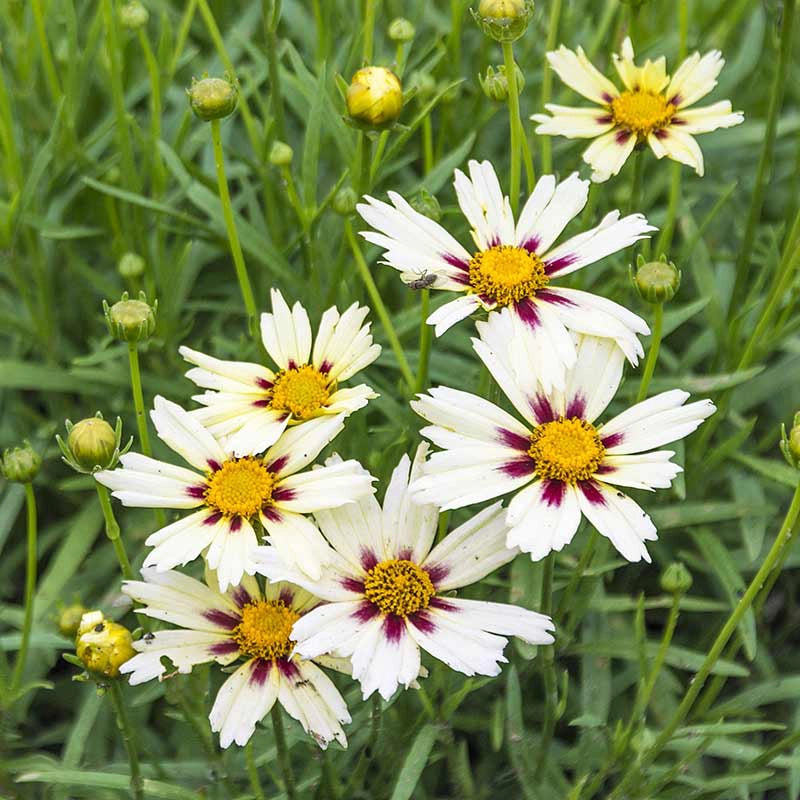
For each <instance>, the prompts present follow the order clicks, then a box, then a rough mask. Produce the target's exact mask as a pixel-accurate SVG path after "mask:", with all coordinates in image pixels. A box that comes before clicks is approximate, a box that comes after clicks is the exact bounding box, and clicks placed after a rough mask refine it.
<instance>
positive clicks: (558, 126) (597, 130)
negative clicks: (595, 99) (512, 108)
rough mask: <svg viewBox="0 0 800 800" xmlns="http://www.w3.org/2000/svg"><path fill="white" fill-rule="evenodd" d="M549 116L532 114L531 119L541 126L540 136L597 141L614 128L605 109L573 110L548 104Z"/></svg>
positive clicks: (611, 118)
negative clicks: (597, 138)
mask: <svg viewBox="0 0 800 800" xmlns="http://www.w3.org/2000/svg"><path fill="white" fill-rule="evenodd" d="M545 108H546V109H547V110H548V111H549V112H550V114H551V115H552V116H548V115H547V114H532V115H531V119H532V120H533V121H534V122H538V123H539V124H538V125H537V126H536V133H537V134H539V136H564V137H566V138H567V139H595V138H596V137H598V136H602V135H603V134H604V133H607V132H608V131H610V130H611V129H612V128H613V127H614V124H615V123H614V119H613V117H612V115H611V113H610V112H609V111H608V110H606V109H604V108H573V107H571V106H560V105H556V104H555V103H547V104H546V105H545Z"/></svg>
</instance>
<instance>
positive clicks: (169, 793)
mask: <svg viewBox="0 0 800 800" xmlns="http://www.w3.org/2000/svg"><path fill="white" fill-rule="evenodd" d="M17 783H45V784H49V785H51V786H52V785H55V786H59V785H60V786H82V787H87V788H95V789H117V790H119V791H124V792H129V791H130V784H131V781H130V778H129V777H128V776H127V775H117V774H115V773H113V772H90V771H88V770H82V769H81V770H71V769H53V770H47V771H44V770H39V771H38V772H25V773H23V774H22V775H20V776H19V777H17ZM144 793H145V796H148V795H149V796H150V797H157V798H162V800H197V793H196V792H193V791H191V790H189V789H184V788H182V787H180V786H175V785H173V784H169V783H163V782H162V781H153V780H148V779H147V778H145V780H144Z"/></svg>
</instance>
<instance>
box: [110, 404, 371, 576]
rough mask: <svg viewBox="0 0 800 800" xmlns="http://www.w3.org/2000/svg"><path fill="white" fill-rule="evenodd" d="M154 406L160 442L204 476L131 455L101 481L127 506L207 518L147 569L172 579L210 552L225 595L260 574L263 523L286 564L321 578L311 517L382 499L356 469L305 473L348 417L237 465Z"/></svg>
mask: <svg viewBox="0 0 800 800" xmlns="http://www.w3.org/2000/svg"><path fill="white" fill-rule="evenodd" d="M154 405H155V408H154V410H153V411H151V412H150V416H151V417H152V419H153V423H154V425H155V427H156V431H157V432H158V435H159V437H160V438H161V439H162V440H163V441H164V442H165V443H166V444H167V445H169V446H170V447H171V448H172V449H173V450H174V451H175V452H176V453H178V454H180V455H181V456H182V457H183V458H184V459H185V460H186V461H187V462H188V463H189V464H191V466H193V467H194V468H195V470H197V471H195V470H190V469H186V468H185V467H178V466H175V465H173V464H169V463H167V462H165V461H158V460H156V459H153V458H148V457H147V456H143V455H140V454H139V453H126V454H125V455H124V456H121V457H120V462H121V464H122V467H121V468H120V469H115V470H106V471H103V472H98V473H97V474H96V475H95V478H97V480H98V481H99V482H100V483H102V484H103V485H104V486H107V487H108V488H109V489H112V490H113V495H114V497H116V498H118V499H119V500H120V501H121V502H122V504H123V505H125V506H142V507H145V508H179V509H182V508H187V509H188V508H199V509H200V510H199V511H195V512H194V513H193V514H190V515H189V516H186V517H183V518H182V519H179V520H178V521H177V522H173V523H171V524H170V525H167V526H166V527H165V528H162V529H161V530H159V531H156V532H155V533H153V534H152V535H151V536H149V537H148V539H147V540H146V542H145V544H146V545H148V546H150V547H152V548H153V550H151V551H150V553H149V554H148V556H147V558H146V559H145V561H144V565H145V566H146V567H150V566H154V567H156V568H157V569H159V570H162V571H163V570H167V569H172V568H173V567H176V566H178V565H183V564H187V563H188V562H190V561H193V560H194V559H195V558H197V557H198V556H199V555H200V554H201V553H203V554H204V555H205V559H206V561H207V562H208V565H209V566H210V567H211V568H212V569H214V570H216V571H217V574H218V577H219V583H220V586H221V588H222V589H223V590H224V589H225V587H226V586H227V585H228V584H236V583H238V582H239V581H240V580H241V578H242V575H243V574H244V573H247V574H249V575H252V574H254V573H255V564H254V562H253V560H252V553H253V550H254V549H255V547H256V546H257V545H258V541H257V537H256V533H255V530H254V528H253V523H254V522H255V520H257V519H258V520H260V521H261V524H262V525H263V526H264V528H265V530H266V531H267V533H268V535H269V536H268V538H269V541H270V543H271V544H272V545H273V546H275V547H277V548H278V549H279V550H280V552H281V553H282V554H283V556H284V558H286V559H287V560H289V561H292V562H293V563H297V564H298V566H299V568H300V569H302V570H304V571H306V572H307V573H308V574H309V575H310V576H311V577H319V575H320V570H321V566H322V565H321V564H320V562H319V560H318V554H319V553H320V552H321V551H320V548H319V547H318V545H319V544H320V543H322V544H324V541H323V540H322V537H321V536H320V534H319V531H318V530H317V527H316V526H315V525H314V523H313V522H311V521H310V520H308V519H306V518H305V517H304V516H303V514H306V513H309V512H311V511H318V510H320V509H323V508H331V507H333V506H338V505H342V504H343V503H349V502H352V501H354V500H357V499H358V498H359V497H361V496H363V495H365V494H369V493H371V492H373V491H374V489H373V488H372V480H373V478H372V476H371V475H370V474H369V473H368V472H366V471H365V470H364V469H363V467H362V466H361V465H360V464H359V463H358V462H357V461H345V462H342V463H338V464H335V465H331V466H329V467H324V468H319V469H313V470H307V471H305V472H301V470H302V469H304V468H305V467H307V466H308V465H309V464H310V463H311V462H312V461H313V460H314V459H315V458H316V457H317V456H318V455H319V453H320V451H321V450H322V448H323V447H325V445H326V444H328V442H329V441H330V440H331V439H332V438H333V437H334V436H335V435H336V434H337V433H338V432H339V431H340V430H341V429H342V426H343V425H344V414H339V415H338V416H335V417H320V418H318V419H315V420H311V421H310V422H308V423H307V424H306V425H303V426H301V427H298V428H293V429H291V430H289V431H287V432H286V433H285V434H284V435H283V436H281V438H280V439H279V440H278V441H277V442H276V443H275V444H274V445H273V446H272V447H271V448H270V449H269V450H268V451H267V452H266V453H265V454H264V456H263V457H258V458H255V457H253V456H244V457H243V458H237V457H236V456H234V455H233V454H232V453H231V452H230V450H226V449H225V448H224V447H223V446H222V445H221V444H220V443H219V442H218V441H217V440H216V439H215V438H214V437H213V436H212V435H211V433H210V432H209V431H208V430H206V429H205V428H204V427H203V426H202V425H201V424H200V422H199V421H198V420H197V419H196V418H195V417H193V416H192V415H191V414H190V413H189V412H188V411H185V410H184V409H183V408H181V407H180V406H179V405H176V404H175V403H171V402H169V401H168V400H165V399H164V398H163V397H156V399H155V403H154Z"/></svg>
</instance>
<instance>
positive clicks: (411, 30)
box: [388, 17, 417, 42]
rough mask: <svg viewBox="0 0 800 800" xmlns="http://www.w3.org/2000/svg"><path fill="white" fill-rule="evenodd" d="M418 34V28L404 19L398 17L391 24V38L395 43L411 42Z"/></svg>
mask: <svg viewBox="0 0 800 800" xmlns="http://www.w3.org/2000/svg"><path fill="white" fill-rule="evenodd" d="M416 32H417V31H416V28H415V27H414V26H413V25H412V24H411V22H409V21H408V20H407V19H405V18H404V17H397V19H393V20H392V21H391V22H390V23H389V31H388V33H389V38H390V39H391V40H392V41H393V42H410V41H411V40H412V39H413V38H414V34H415V33H416Z"/></svg>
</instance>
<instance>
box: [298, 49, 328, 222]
mask: <svg viewBox="0 0 800 800" xmlns="http://www.w3.org/2000/svg"><path fill="white" fill-rule="evenodd" d="M327 82H328V76H327V70H326V68H325V64H322V65H321V66H320V69H319V77H318V78H317V87H316V91H315V92H314V97H313V100H312V102H311V111H310V113H309V115H308V118H307V119H308V121H307V123H306V133H305V139H304V140H303V166H302V175H303V203H304V204H305V207H306V209H308V210H309V211H310V212H311V213H313V211H314V209H315V208H316V207H317V181H318V170H319V143H320V136H321V133H322V108H323V105H324V103H325V100H326V98H327V94H326V91H325V89H326V84H327Z"/></svg>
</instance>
